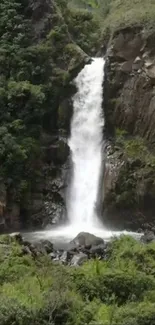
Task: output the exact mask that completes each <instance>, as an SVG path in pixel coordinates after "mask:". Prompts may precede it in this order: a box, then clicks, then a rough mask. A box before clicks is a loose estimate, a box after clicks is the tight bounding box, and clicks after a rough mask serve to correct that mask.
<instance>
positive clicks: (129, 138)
mask: <svg viewBox="0 0 155 325" xmlns="http://www.w3.org/2000/svg"><path fill="white" fill-rule="evenodd" d="M154 39H155V33H154V32H153V31H152V32H151V31H150V32H149V33H148V31H146V30H145V29H144V28H143V27H142V26H137V27H127V28H123V29H120V30H119V31H117V32H116V33H114V35H113V38H112V39H111V41H110V42H109V44H108V47H107V58H106V60H107V63H106V71H105V75H106V78H105V90H104V93H105V99H104V109H105V119H106V134H107V138H108V139H110V140H111V141H110V145H109V146H108V149H107V153H108V154H107V161H106V168H105V178H104V180H105V185H104V187H105V188H104V191H105V197H104V209H103V210H104V222H105V223H106V224H107V225H109V226H113V227H114V228H115V227H117V228H119V229H120V228H127V229H134V230H136V229H138V227H140V228H141V227H142V228H145V227H148V224H149V226H150V227H153V226H154V222H155V220H154V215H155V204H154V198H155V196H154V195H155V183H154V179H155V174H154V167H155V164H154V163H155V150H154V141H155V128H154V125H155V94H154V86H155V50H154Z"/></svg>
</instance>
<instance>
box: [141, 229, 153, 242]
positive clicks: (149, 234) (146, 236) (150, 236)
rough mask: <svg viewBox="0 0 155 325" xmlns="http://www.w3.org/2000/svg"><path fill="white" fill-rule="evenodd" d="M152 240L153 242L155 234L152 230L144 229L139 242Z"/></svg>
mask: <svg viewBox="0 0 155 325" xmlns="http://www.w3.org/2000/svg"><path fill="white" fill-rule="evenodd" d="M152 241H153V242H155V235H154V232H153V231H146V232H145V233H144V235H143V236H142V237H141V242H143V243H144V244H148V243H150V242H152Z"/></svg>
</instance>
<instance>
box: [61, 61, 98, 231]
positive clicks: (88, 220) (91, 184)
mask: <svg viewBox="0 0 155 325" xmlns="http://www.w3.org/2000/svg"><path fill="white" fill-rule="evenodd" d="M103 78H104V60H103V59H102V58H96V59H93V61H92V63H91V64H88V65H86V66H85V67H84V69H83V70H82V71H81V72H80V73H79V75H78V76H77V78H76V79H75V84H76V86H77V93H76V94H75V96H74V98H73V107H74V113H73V119H72V123H71V137H70V139H69V146H70V149H71V155H72V163H73V176H72V180H71V186H70V191H69V198H68V206H67V208H68V218H69V221H70V225H72V226H73V227H75V228H78V229H80V230H81V231H83V230H87V231H89V230H90V228H92V227H94V226H96V225H97V224H98V222H97V216H96V211H95V210H96V209H95V208H96V204H97V199H98V189H99V181H100V174H101V167H102V156H103V150H102V133H103V126H104V117H103V114H102V98H103Z"/></svg>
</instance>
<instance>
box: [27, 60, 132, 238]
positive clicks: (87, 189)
mask: <svg viewBox="0 0 155 325" xmlns="http://www.w3.org/2000/svg"><path fill="white" fill-rule="evenodd" d="M104 64H105V62H104V60H103V59H102V58H96V59H93V60H92V63H91V64H89V65H86V66H85V67H84V69H83V70H82V71H81V72H80V73H79V75H78V76H77V77H76V79H75V84H76V87H77V93H76V94H75V96H74V97H73V106H74V112H73V118H72V122H71V136H70V139H69V146H70V150H71V158H72V167H73V168H72V169H73V173H72V179H71V183H70V187H69V193H68V199H67V212H68V218H69V224H68V225H64V226H61V227H58V228H56V229H51V230H45V231H41V232H36V233H35V236H36V238H40V239H41V238H42V239H45V238H48V239H51V240H52V241H53V240H54V241H55V243H56V242H58V243H59V242H61V241H62V243H63V244H64V242H65V241H66V242H68V241H70V240H71V239H73V238H74V237H75V236H76V235H77V234H78V233H79V232H81V231H86V232H90V233H92V234H95V235H97V236H100V237H102V238H104V239H109V238H111V237H112V236H113V235H115V236H119V235H120V234H123V233H124V234H128V232H126V231H123V232H112V231H109V230H106V229H105V228H104V227H103V225H101V224H100V222H99V220H98V218H97V212H96V207H97V204H98V199H100V196H99V192H100V188H99V187H100V183H101V182H102V178H101V177H102V171H103V166H102V160H103V158H104V157H103V156H104V150H103V126H104V116H103V112H102V98H103V80H104ZM129 234H130V235H133V236H137V234H134V233H129ZM33 237H34V233H33Z"/></svg>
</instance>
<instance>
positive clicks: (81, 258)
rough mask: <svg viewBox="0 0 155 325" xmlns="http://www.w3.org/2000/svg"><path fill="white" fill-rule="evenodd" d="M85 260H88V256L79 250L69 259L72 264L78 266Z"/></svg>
mask: <svg viewBox="0 0 155 325" xmlns="http://www.w3.org/2000/svg"><path fill="white" fill-rule="evenodd" d="M87 260H88V256H87V255H86V254H84V253H82V252H81V253H79V254H76V255H74V256H73V258H72V260H71V265H72V266H80V265H82V264H83V263H84V262H86V261H87Z"/></svg>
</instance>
